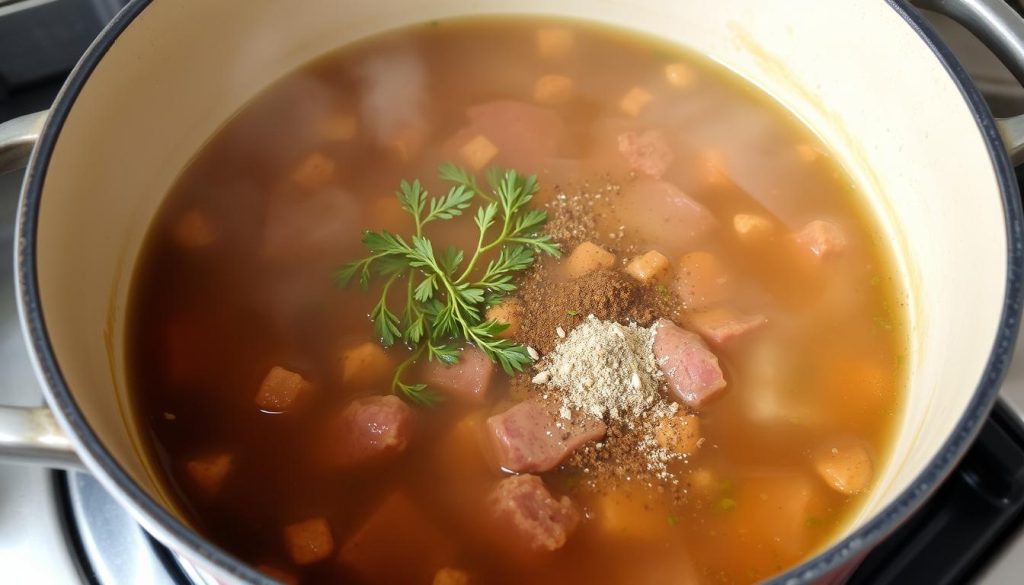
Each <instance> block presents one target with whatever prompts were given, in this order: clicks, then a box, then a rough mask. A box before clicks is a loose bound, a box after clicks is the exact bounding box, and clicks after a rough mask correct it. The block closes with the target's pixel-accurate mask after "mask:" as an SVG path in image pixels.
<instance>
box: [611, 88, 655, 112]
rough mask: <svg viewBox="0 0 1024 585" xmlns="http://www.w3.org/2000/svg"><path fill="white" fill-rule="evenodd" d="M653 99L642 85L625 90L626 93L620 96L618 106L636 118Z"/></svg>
mask: <svg viewBox="0 0 1024 585" xmlns="http://www.w3.org/2000/svg"><path fill="white" fill-rule="evenodd" d="M653 99H654V96H653V95H651V92H649V91H647V90H646V89H644V88H642V87H634V88H632V89H630V90H629V91H628V92H626V95H624V96H622V99H621V100H620V101H619V108H621V109H622V111H623V112H625V113H626V114H629V115H630V116H632V117H634V118H636V117H637V116H639V115H640V114H641V113H642V112H643V111H644V109H645V108H646V107H647V104H649V103H650V102H651V100H653Z"/></svg>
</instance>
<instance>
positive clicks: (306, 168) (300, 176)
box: [292, 152, 335, 191]
mask: <svg viewBox="0 0 1024 585" xmlns="http://www.w3.org/2000/svg"><path fill="white" fill-rule="evenodd" d="M334 167H335V164H334V161H333V160H331V159H330V158H328V157H327V156H325V155H324V154H322V153H320V152H314V153H313V154H311V155H309V156H307V157H306V158H305V159H304V160H303V161H302V162H301V163H300V164H299V166H298V167H296V169H295V171H293V172H292V180H293V181H295V182H296V183H298V185H299V186H300V187H302V188H303V189H307V190H309V191H312V190H315V189H320V188H322V187H326V186H327V185H328V184H329V183H330V182H331V179H332V178H333V177H334Z"/></svg>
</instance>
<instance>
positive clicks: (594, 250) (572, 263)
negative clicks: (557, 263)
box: [565, 242, 615, 278]
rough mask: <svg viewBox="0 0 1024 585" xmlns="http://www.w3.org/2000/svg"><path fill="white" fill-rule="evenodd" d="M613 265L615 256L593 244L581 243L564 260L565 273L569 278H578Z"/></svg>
mask: <svg viewBox="0 0 1024 585" xmlns="http://www.w3.org/2000/svg"><path fill="white" fill-rule="evenodd" d="M614 265H615V254H612V253H611V252H609V251H607V250H605V249H604V248H602V247H601V246H598V245H597V244H594V243H593V242H583V243H582V244H580V245H579V246H576V249H575V250H573V251H572V254H569V257H568V258H566V259H565V273H566V274H567V275H568V276H569V277H570V278H578V277H580V276H583V275H584V274H587V273H588V272H593V271H595V270H600V269H602V268H611V267H612V266H614Z"/></svg>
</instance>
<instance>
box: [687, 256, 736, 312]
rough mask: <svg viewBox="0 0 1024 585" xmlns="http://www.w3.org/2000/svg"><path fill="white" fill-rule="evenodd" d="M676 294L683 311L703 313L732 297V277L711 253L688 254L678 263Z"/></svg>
mask: <svg viewBox="0 0 1024 585" xmlns="http://www.w3.org/2000/svg"><path fill="white" fill-rule="evenodd" d="M676 293H678V294H679V299H680V300H681V301H682V302H683V306H684V307H686V308H688V309H703V308H705V307H708V306H710V305H713V304H715V303H719V302H721V301H724V300H726V299H728V298H729V297H730V296H732V293H733V279H732V275H730V274H729V272H728V271H727V270H726V269H725V267H724V266H723V265H722V262H721V261H720V260H719V259H718V256H715V255H714V254H712V253H711V252H704V251H699V252H690V253H689V254H685V255H683V257H682V258H680V259H679V271H678V276H677V278H676Z"/></svg>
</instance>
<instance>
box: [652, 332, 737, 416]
mask: <svg viewBox="0 0 1024 585" xmlns="http://www.w3.org/2000/svg"><path fill="white" fill-rule="evenodd" d="M654 356H655V357H656V358H657V359H658V365H659V367H660V368H661V371H662V373H664V374H665V377H666V378H667V379H668V386H669V388H671V389H672V391H673V392H674V393H675V394H676V396H678V397H679V399H680V400H682V401H683V402H685V403H686V404H687V405H688V406H691V407H693V408H700V406H701V405H703V404H704V403H706V402H707V401H708V400H710V399H711V398H712V397H713V396H714V395H716V394H718V393H719V392H720V391H721V390H722V389H723V388H725V378H724V377H723V375H722V368H721V367H720V366H719V365H718V358H717V357H715V354H713V353H711V350H709V349H708V346H707V345H705V344H704V341H703V340H701V338H700V336H699V335H697V334H696V333H693V332H690V331H687V330H685V329H683V328H681V327H679V326H678V325H676V324H675V323H673V322H671V321H669V320H668V319H661V320H659V321H658V322H657V323H656V324H655V336H654Z"/></svg>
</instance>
